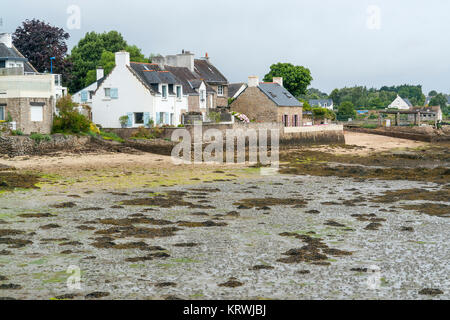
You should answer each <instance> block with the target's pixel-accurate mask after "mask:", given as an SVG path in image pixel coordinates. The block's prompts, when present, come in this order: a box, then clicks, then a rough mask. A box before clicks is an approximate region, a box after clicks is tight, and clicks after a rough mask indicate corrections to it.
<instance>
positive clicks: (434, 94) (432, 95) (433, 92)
mask: <svg viewBox="0 0 450 320" xmlns="http://www.w3.org/2000/svg"><path fill="white" fill-rule="evenodd" d="M437 94H438V93H437V91H436V90H431V91H430V92H429V93H428V96H429V97H435V96H437Z"/></svg>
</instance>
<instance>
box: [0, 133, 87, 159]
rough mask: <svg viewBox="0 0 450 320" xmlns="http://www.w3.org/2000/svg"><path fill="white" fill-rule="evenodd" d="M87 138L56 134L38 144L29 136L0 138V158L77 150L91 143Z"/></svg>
mask: <svg viewBox="0 0 450 320" xmlns="http://www.w3.org/2000/svg"><path fill="white" fill-rule="evenodd" d="M90 139H91V138H90V137H86V136H80V137H78V136H64V135H62V134H55V135H52V136H51V140H50V141H41V142H36V141H35V140H33V139H31V138H30V137H28V136H0V156H2V155H7V156H9V157H16V156H24V155H42V154H46V153H51V152H55V151H64V150H70V151H73V150H76V149H78V148H80V147H82V146H84V145H86V144H87V143H88V142H89V141H90Z"/></svg>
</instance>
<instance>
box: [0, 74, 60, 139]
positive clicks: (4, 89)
mask: <svg viewBox="0 0 450 320" xmlns="http://www.w3.org/2000/svg"><path fill="white" fill-rule="evenodd" d="M55 100H56V99H55V84H54V78H53V75H17V76H0V104H1V105H6V106H5V118H7V116H8V112H9V113H10V114H11V117H12V120H13V122H16V129H19V130H21V131H22V132H23V133H25V134H30V133H33V132H39V133H44V134H47V133H50V132H51V129H52V124H53V112H54V110H55V103H56V101H55ZM31 103H41V104H43V107H42V112H43V113H42V121H31V105H30V104H31Z"/></svg>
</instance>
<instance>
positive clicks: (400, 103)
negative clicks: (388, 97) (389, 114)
mask: <svg viewBox="0 0 450 320" xmlns="http://www.w3.org/2000/svg"><path fill="white" fill-rule="evenodd" d="M388 108H389V109H400V110H408V109H409V106H408V104H407V103H406V102H405V100H403V99H402V98H401V97H400V96H397V98H395V100H394V101H392V103H391V104H390V105H389V106H388Z"/></svg>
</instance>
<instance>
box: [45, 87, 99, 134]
mask: <svg viewBox="0 0 450 320" xmlns="http://www.w3.org/2000/svg"><path fill="white" fill-rule="evenodd" d="M76 106H77V104H76V103H74V102H73V101H72V97H71V96H70V95H67V96H65V97H62V98H60V99H59V100H58V101H57V102H56V108H57V109H58V115H56V116H55V117H54V118H53V128H52V133H67V134H73V133H75V134H79V133H88V132H89V131H90V130H91V122H90V121H89V119H88V118H86V117H85V116H84V115H82V114H81V113H79V112H78V111H77V110H76V109H75V107H76Z"/></svg>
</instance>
